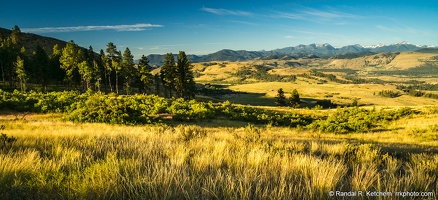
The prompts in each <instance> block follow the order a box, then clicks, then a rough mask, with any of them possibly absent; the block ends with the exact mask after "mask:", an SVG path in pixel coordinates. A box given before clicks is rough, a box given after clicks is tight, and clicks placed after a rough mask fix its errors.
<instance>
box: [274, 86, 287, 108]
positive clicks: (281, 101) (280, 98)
mask: <svg viewBox="0 0 438 200" xmlns="http://www.w3.org/2000/svg"><path fill="white" fill-rule="evenodd" d="M275 104H277V105H279V106H285V105H286V96H285V95H284V91H283V88H280V89H278V91H277V96H276V97H275Z"/></svg>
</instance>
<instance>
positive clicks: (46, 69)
mask: <svg viewBox="0 0 438 200" xmlns="http://www.w3.org/2000/svg"><path fill="white" fill-rule="evenodd" d="M21 43H22V38H21V32H20V29H19V28H18V27H17V26H15V27H14V28H13V29H12V33H11V35H9V36H8V37H5V36H3V35H0V83H1V84H0V86H3V87H5V88H6V87H8V88H9V89H10V90H13V89H17V88H18V89H20V90H22V91H26V89H30V90H33V89H38V90H41V91H47V90H59V89H60V88H69V89H74V90H80V91H85V90H95V91H103V92H115V93H117V94H119V93H126V94H131V93H155V94H157V95H163V96H165V97H177V98H184V99H192V98H194V95H195V92H196V85H195V82H194V75H193V70H192V65H191V62H190V60H189V59H188V58H187V55H186V54H185V52H184V51H180V52H179V54H178V56H177V57H176V58H177V59H176V60H175V55H173V54H172V53H168V54H166V56H165V58H164V64H163V66H161V70H160V72H159V73H154V75H152V73H151V71H152V67H151V66H150V65H149V61H148V58H147V57H146V56H144V55H143V56H142V57H141V58H140V60H139V62H138V64H136V63H135V62H134V56H133V55H132V52H131V51H130V49H129V48H126V49H125V50H124V52H123V54H122V52H121V51H119V50H118V49H117V46H116V45H115V44H114V43H112V42H109V43H108V44H107V48H106V49H105V50H100V53H99V54H97V53H95V52H94V50H93V48H92V47H91V46H90V47H89V48H88V49H85V48H82V47H79V46H78V45H77V44H76V43H75V42H74V41H70V42H68V43H67V44H66V46H65V47H64V48H62V49H60V47H59V45H55V46H53V53H52V54H51V55H49V54H48V53H47V49H45V47H42V46H37V47H36V48H35V49H34V50H33V52H27V53H26V49H24V47H23V46H22V44H21ZM2 89H4V88H2Z"/></svg>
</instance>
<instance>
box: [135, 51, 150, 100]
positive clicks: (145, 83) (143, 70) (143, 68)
mask: <svg viewBox="0 0 438 200" xmlns="http://www.w3.org/2000/svg"><path fill="white" fill-rule="evenodd" d="M150 68H151V66H150V65H149V61H148V58H147V57H146V56H144V55H142V56H141V59H140V61H139V62H138V66H137V69H138V79H139V80H140V84H139V85H140V89H141V90H144V91H145V92H146V91H148V89H149V87H150V84H151V83H152V75H151V72H150Z"/></svg>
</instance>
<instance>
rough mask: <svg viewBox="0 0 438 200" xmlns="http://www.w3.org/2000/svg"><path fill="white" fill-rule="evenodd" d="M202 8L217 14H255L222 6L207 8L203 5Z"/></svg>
mask: <svg viewBox="0 0 438 200" xmlns="http://www.w3.org/2000/svg"><path fill="white" fill-rule="evenodd" d="M201 10H203V11H205V12H209V13H213V14H216V15H235V16H251V15H253V14H252V13H251V12H246V11H240V10H227V9H221V8H206V7H203V8H201Z"/></svg>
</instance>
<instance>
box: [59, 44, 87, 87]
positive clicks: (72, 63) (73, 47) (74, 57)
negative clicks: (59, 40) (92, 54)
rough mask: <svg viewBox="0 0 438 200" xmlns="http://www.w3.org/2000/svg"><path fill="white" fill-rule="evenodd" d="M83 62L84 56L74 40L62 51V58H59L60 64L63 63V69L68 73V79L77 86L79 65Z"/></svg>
mask: <svg viewBox="0 0 438 200" xmlns="http://www.w3.org/2000/svg"><path fill="white" fill-rule="evenodd" d="M82 61H83V54H82V51H81V49H80V48H79V46H78V45H77V44H75V42H74V41H73V40H71V41H70V42H69V43H67V45H66V46H65V47H64V48H63V49H62V54H61V57H60V58H59V62H60V63H61V68H62V69H64V70H65V72H66V79H67V80H68V81H69V82H70V83H73V84H75V86H76V85H77V82H76V80H77V77H76V76H77V74H79V73H78V65H79V63H81V62H82Z"/></svg>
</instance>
